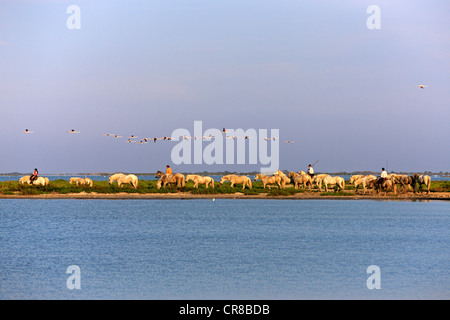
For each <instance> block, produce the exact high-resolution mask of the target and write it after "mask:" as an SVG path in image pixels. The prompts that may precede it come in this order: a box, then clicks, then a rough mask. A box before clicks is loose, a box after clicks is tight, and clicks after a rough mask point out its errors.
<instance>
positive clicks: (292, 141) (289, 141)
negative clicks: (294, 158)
mask: <svg viewBox="0 0 450 320" xmlns="http://www.w3.org/2000/svg"><path fill="white" fill-rule="evenodd" d="M285 142H286V143H294V140H286V141H285Z"/></svg>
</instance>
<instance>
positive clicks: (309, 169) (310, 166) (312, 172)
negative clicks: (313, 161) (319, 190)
mask: <svg viewBox="0 0 450 320" xmlns="http://www.w3.org/2000/svg"><path fill="white" fill-rule="evenodd" d="M307 173H308V174H309V176H310V177H311V179H312V178H313V177H314V169H313V167H312V165H309V166H308V171H307Z"/></svg>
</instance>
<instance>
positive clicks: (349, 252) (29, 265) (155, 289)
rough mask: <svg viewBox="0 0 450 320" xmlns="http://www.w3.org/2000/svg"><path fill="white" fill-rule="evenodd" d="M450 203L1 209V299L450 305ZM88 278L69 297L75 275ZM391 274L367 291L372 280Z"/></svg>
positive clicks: (10, 205)
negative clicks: (373, 272) (375, 270)
mask: <svg viewBox="0 0 450 320" xmlns="http://www.w3.org/2000/svg"><path fill="white" fill-rule="evenodd" d="M449 208H450V207H449V203H448V202H439V201H432V202H400V201H365V200H359V201H355V200H335V201H327V200H301V201H297V200H222V199H216V200H215V201H211V200H129V201H128V200H9V199H8V200H5V199H3V200H0V218H1V225H0V243H1V252H0V299H435V298H437V299H448V298H450V272H449V271H450V231H449V230H450V215H449V214H450V211H449ZM70 265H77V266H79V267H80V270H81V289H80V290H69V289H68V288H67V286H66V280H67V278H68V277H69V274H66V270H67V267H68V266H70ZM370 265H377V266H379V267H380V270H381V289H379V290H376V289H375V290H369V289H368V288H367V286H366V280H367V278H368V277H369V275H368V274H367V273H366V269H367V267H368V266H370Z"/></svg>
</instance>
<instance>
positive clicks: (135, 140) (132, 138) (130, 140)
mask: <svg viewBox="0 0 450 320" xmlns="http://www.w3.org/2000/svg"><path fill="white" fill-rule="evenodd" d="M22 132H23V133H26V134H32V133H34V131H30V130H29V129H25V131H22ZM66 132H67V133H69V134H79V133H81V132H80V131H77V130H75V129H72V130H69V131H66ZM222 132H223V133H225V134H226V133H227V130H226V129H225V128H223V129H222ZM102 136H104V137H112V138H115V139H118V138H123V136H119V135H118V134H114V133H104V134H102ZM138 138H139V137H138V136H135V135H131V136H129V137H128V138H127V141H125V142H126V143H137V144H143V143H148V142H150V141H153V142H154V143H156V142H157V141H158V140H163V141H171V140H172V137H168V136H164V137H162V138H157V137H154V138H143V139H141V140H139V139H138ZM180 138H182V139H185V140H197V139H202V140H211V139H214V138H215V137H214V136H212V135H209V136H202V137H188V136H183V137H180ZM239 138H243V139H253V137H250V136H244V137H237V136H225V139H233V140H236V139H239ZM264 140H266V141H269V140H273V141H276V140H278V137H271V138H264ZM284 142H286V143H293V142H294V140H286V141H284Z"/></svg>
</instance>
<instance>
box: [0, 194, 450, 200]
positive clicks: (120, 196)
mask: <svg viewBox="0 0 450 320" xmlns="http://www.w3.org/2000/svg"><path fill="white" fill-rule="evenodd" d="M0 199H41V200H42V199H47V200H55V199H56V200H57V199H80V200H170V199H176V200H195V199H211V200H212V199H259V200H262V199H271V200H397V201H430V200H450V193H449V192H433V193H431V194H416V195H414V194H408V193H406V194H399V195H397V196H393V195H389V194H388V195H386V196H384V195H377V194H365V195H364V194H354V195H348V196H347V195H346V196H342V195H335V196H334V195H324V196H321V195H320V194H317V195H315V194H313V193H297V194H294V195H289V196H267V194H266V193H262V194H258V195H245V194H243V193H241V192H236V193H227V194H191V193H189V192H177V193H126V192H121V193H96V192H91V193H87V192H80V193H68V194H58V193H51V194H40V195H0Z"/></svg>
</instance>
